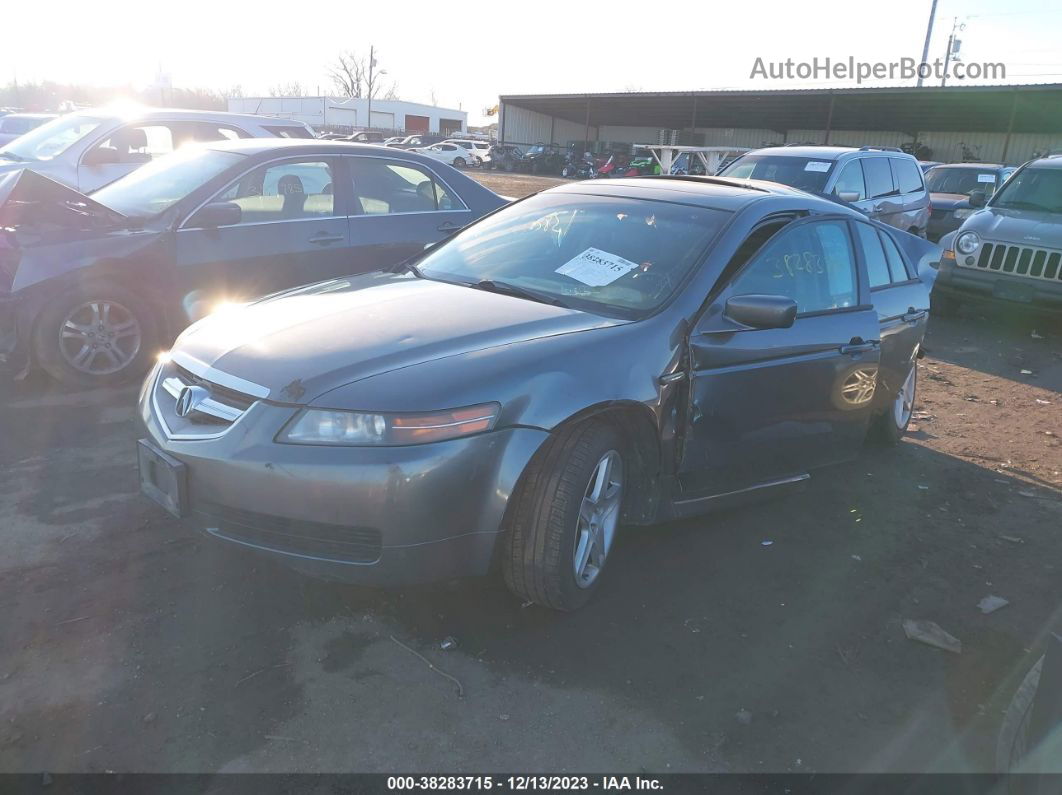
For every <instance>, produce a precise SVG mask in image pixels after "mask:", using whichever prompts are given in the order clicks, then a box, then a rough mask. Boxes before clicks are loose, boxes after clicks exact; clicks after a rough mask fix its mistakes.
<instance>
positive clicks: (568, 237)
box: [417, 194, 730, 318]
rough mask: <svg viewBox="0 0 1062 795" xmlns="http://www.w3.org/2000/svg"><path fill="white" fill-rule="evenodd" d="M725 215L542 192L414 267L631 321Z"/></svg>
mask: <svg viewBox="0 0 1062 795" xmlns="http://www.w3.org/2000/svg"><path fill="white" fill-rule="evenodd" d="M729 217H730V213H729V212H725V211H723V210H715V209H709V208H703V207H690V206H686V205H679V204H671V203H667V202H658V201H649V200H637V199H627V198H612V197H603V196H567V195H565V194H555V195H550V194H541V195H538V196H534V197H532V198H529V199H525V200H524V201H521V202H519V203H518V204H514V205H511V206H510V207H506V208H504V209H502V210H499V211H498V212H496V213H494V214H493V215H490V216H488V217H487V218H484V219H483V220H482V221H479V222H478V223H475V224H473V225H472V226H470V227H468V229H466V230H464V231H461V232H459V233H457V235H456V236H455V237H454V238H453V239H451V240H450V241H448V242H446V243H444V244H442V245H441V246H439V247H437V248H435V249H433V250H431V251H429V252H427V254H425V255H424V257H423V258H422V259H421V260H420V261H419V262H418V263H417V266H418V268H419V270H420V272H421V273H423V274H424V275H425V276H427V277H428V278H431V279H439V280H441V281H449V282H458V283H465V284H473V285H474V284H477V283H479V282H483V281H489V282H493V283H494V284H495V285H499V286H506V285H507V286H511V287H515V288H519V289H522V290H525V291H528V292H532V293H536V294H539V295H542V296H545V297H548V298H550V299H553V300H556V301H558V302H560V303H561V304H563V305H565V306H572V307H574V308H578V309H584V310H586V311H589V312H594V313H598V314H605V315H609V316H618V317H629V318H636V317H641V316H643V315H645V314H647V313H649V312H651V311H653V310H654V309H656V308H657V307H658V306H660V305H661V304H662V303H663V302H664V301H666V300H667V299H668V298H669V297H670V296H671V295H672V294H674V292H675V291H676V290H678V289H679V287H680V286H681V285H682V284H683V283H684V282H685V280H686V278H687V277H688V276H689V274H690V273H692V271H693V270H694V268H695V267H696V266H697V265H698V263H699V262H700V261H701V259H702V257H703V255H704V253H705V251H706V250H707V248H708V245H709V243H710V242H711V240H712V239H713V238H714V237H715V235H716V233H717V232H718V231H719V229H720V228H721V227H722V225H723V224H724V223H725V221H726V220H727V218H729Z"/></svg>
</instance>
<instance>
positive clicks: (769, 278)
mask: <svg viewBox="0 0 1062 795" xmlns="http://www.w3.org/2000/svg"><path fill="white" fill-rule="evenodd" d="M731 293H732V294H733V295H781V296H785V297H786V298H792V299H793V300H794V301H796V303H797V312H798V313H800V314H805V313H808V312H823V311H826V310H830V309H841V308H843V307H849V306H855V305H856V304H857V302H858V301H857V299H858V290H857V288H856V269H855V259H854V257H853V255H852V241H851V239H850V237H849V234H848V227H847V224H845V222H843V221H815V222H811V223H805V224H800V225H798V226H795V227H789V228H787V229H783V230H782V231H781V232H779V233H778V234H777V235H776V236H775V237H774V238H772V239H771V240H770V241H769V242H768V243H767V245H766V246H764V248H763V249H762V250H761V251H760V252H759V253H758V254H757V255H756V256H755V257H753V259H752V260H751V261H750V262H749V264H748V265H746V266H745V268H744V270H742V271H741V273H740V274H738V276H737V278H736V279H735V280H734V283H733V285H732V288H731Z"/></svg>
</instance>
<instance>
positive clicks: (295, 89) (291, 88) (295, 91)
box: [269, 80, 308, 97]
mask: <svg viewBox="0 0 1062 795" xmlns="http://www.w3.org/2000/svg"><path fill="white" fill-rule="evenodd" d="M269 96H271V97H305V96H308V92H307V91H306V89H305V88H303V87H302V83H300V82H299V81H298V80H292V81H291V82H290V83H278V84H277V85H275V86H273V87H272V88H271V89H269Z"/></svg>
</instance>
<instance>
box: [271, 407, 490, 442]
mask: <svg viewBox="0 0 1062 795" xmlns="http://www.w3.org/2000/svg"><path fill="white" fill-rule="evenodd" d="M500 408H501V407H500V406H499V405H498V404H497V403H481V404H480V405H478V406H467V407H465V408H460V409H448V410H446V411H429V412H424V413H421V414H370V413H367V412H362V411H338V410H332V409H303V410H302V411H300V412H299V413H298V414H296V415H295V417H294V418H292V420H291V422H289V423H288V424H287V425H286V426H285V427H284V429H283V430H282V431H281V432H280V433H279V434H278V435H277V441H278V442H281V443H286V444H330V445H341V446H350V447H363V446H381V445H383V446H386V445H403V444H426V443H428V442H441V441H444V440H445V439H456V438H458V437H460V436H471V435H473V434H477V433H484V432H486V431H489V430H490V429H491V428H493V427H494V421H495V420H496V419H497V418H498V411H499V410H500Z"/></svg>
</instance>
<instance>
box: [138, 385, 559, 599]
mask: <svg viewBox="0 0 1062 795" xmlns="http://www.w3.org/2000/svg"><path fill="white" fill-rule="evenodd" d="M151 392H152V389H151V388H150V387H148V388H147V389H146V390H145V395H144V396H142V399H141V404H140V406H141V408H140V420H141V423H142V426H143V432H144V435H145V436H146V437H147V438H148V439H149V441H151V442H152V443H153V444H154V445H155V446H156V447H158V448H160V449H161V450H162V451H164V452H165V453H167V454H168V455H169V456H172V457H173V458H175V459H177V460H178V461H180V462H181V463H183V464H184V465H185V469H186V473H187V482H186V488H185V493H186V503H187V509H186V512H185V517H186V521H188V522H190V523H192V524H194V525H195V526H197V527H199V528H201V529H204V530H206V531H207V532H208V533H209V534H210V535H213V536H215V537H217V538H222V539H225V540H228V541H232V542H235V543H237V544H242V545H244V546H246V547H251V548H254V549H257V550H260V551H263V552H267V553H272V554H275V555H278V556H280V557H281V558H283V559H284V560H285V561H286V562H287V563H289V564H290V565H292V566H293V567H295V568H297V569H299V570H302V571H305V572H307V573H310V574H313V575H315V576H319V577H323V578H327V579H336V580H342V581H346V582H356V583H363V584H367V585H405V584H412V583H420V582H428V581H431V580H439V579H449V578H452V577H463V576H478V575H483V574H486V573H487V571H488V570H489V568H490V565H491V561H492V559H493V555H494V548H495V544H496V541H497V539H498V536H499V534H500V532H501V529H502V522H503V518H504V514H505V508H506V505H507V504H508V500H509V497H510V495H511V494H512V493H513V491H514V489H515V488H516V484H517V482H518V480H519V478H520V475H521V474H522V473H523V471H524V468H525V467H526V466H527V464H528V462H529V461H530V460H531V457H532V456H533V455H534V454H535V452H536V451H537V450H538V448H539V447H540V446H541V445H542V443H543V442H544V441H545V439H546V438H547V437H548V433H547V432H546V431H542V430H537V429H532V428H508V429H503V430H498V431H494V432H491V433H486V434H482V435H479V436H472V437H469V438H467V439H455V440H450V441H446V442H439V443H435V444H425V445H411V446H407V447H377V448H373V447H327V446H308V445H291V444H277V443H275V442H274V441H273V439H274V438H275V436H276V434H277V432H278V431H279V430H280V429H281V427H282V426H283V425H284V424H285V423H286V422H287V421H288V420H289V419H290V418H291V416H292V414H293V413H294V409H292V408H291V407H284V406H276V405H272V404H268V403H265V402H263V401H259V402H258V403H255V404H254V405H253V406H252V407H251V408H250V409H248V410H247V412H246V414H245V415H244V416H243V417H242V418H241V419H240V421H239V422H237V423H235V424H233V425H232V426H231V427H230V428H229V430H228V431H227V432H225V433H224V434H222V435H220V436H217V437H215V438H211V439H198V440H174V439H170V438H168V436H167V434H166V432H165V430H164V428H163V427H162V425H160V423H159V421H158V418H157V417H156V416H155V409H154V407H153V404H152V401H151V399H150V396H151Z"/></svg>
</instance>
